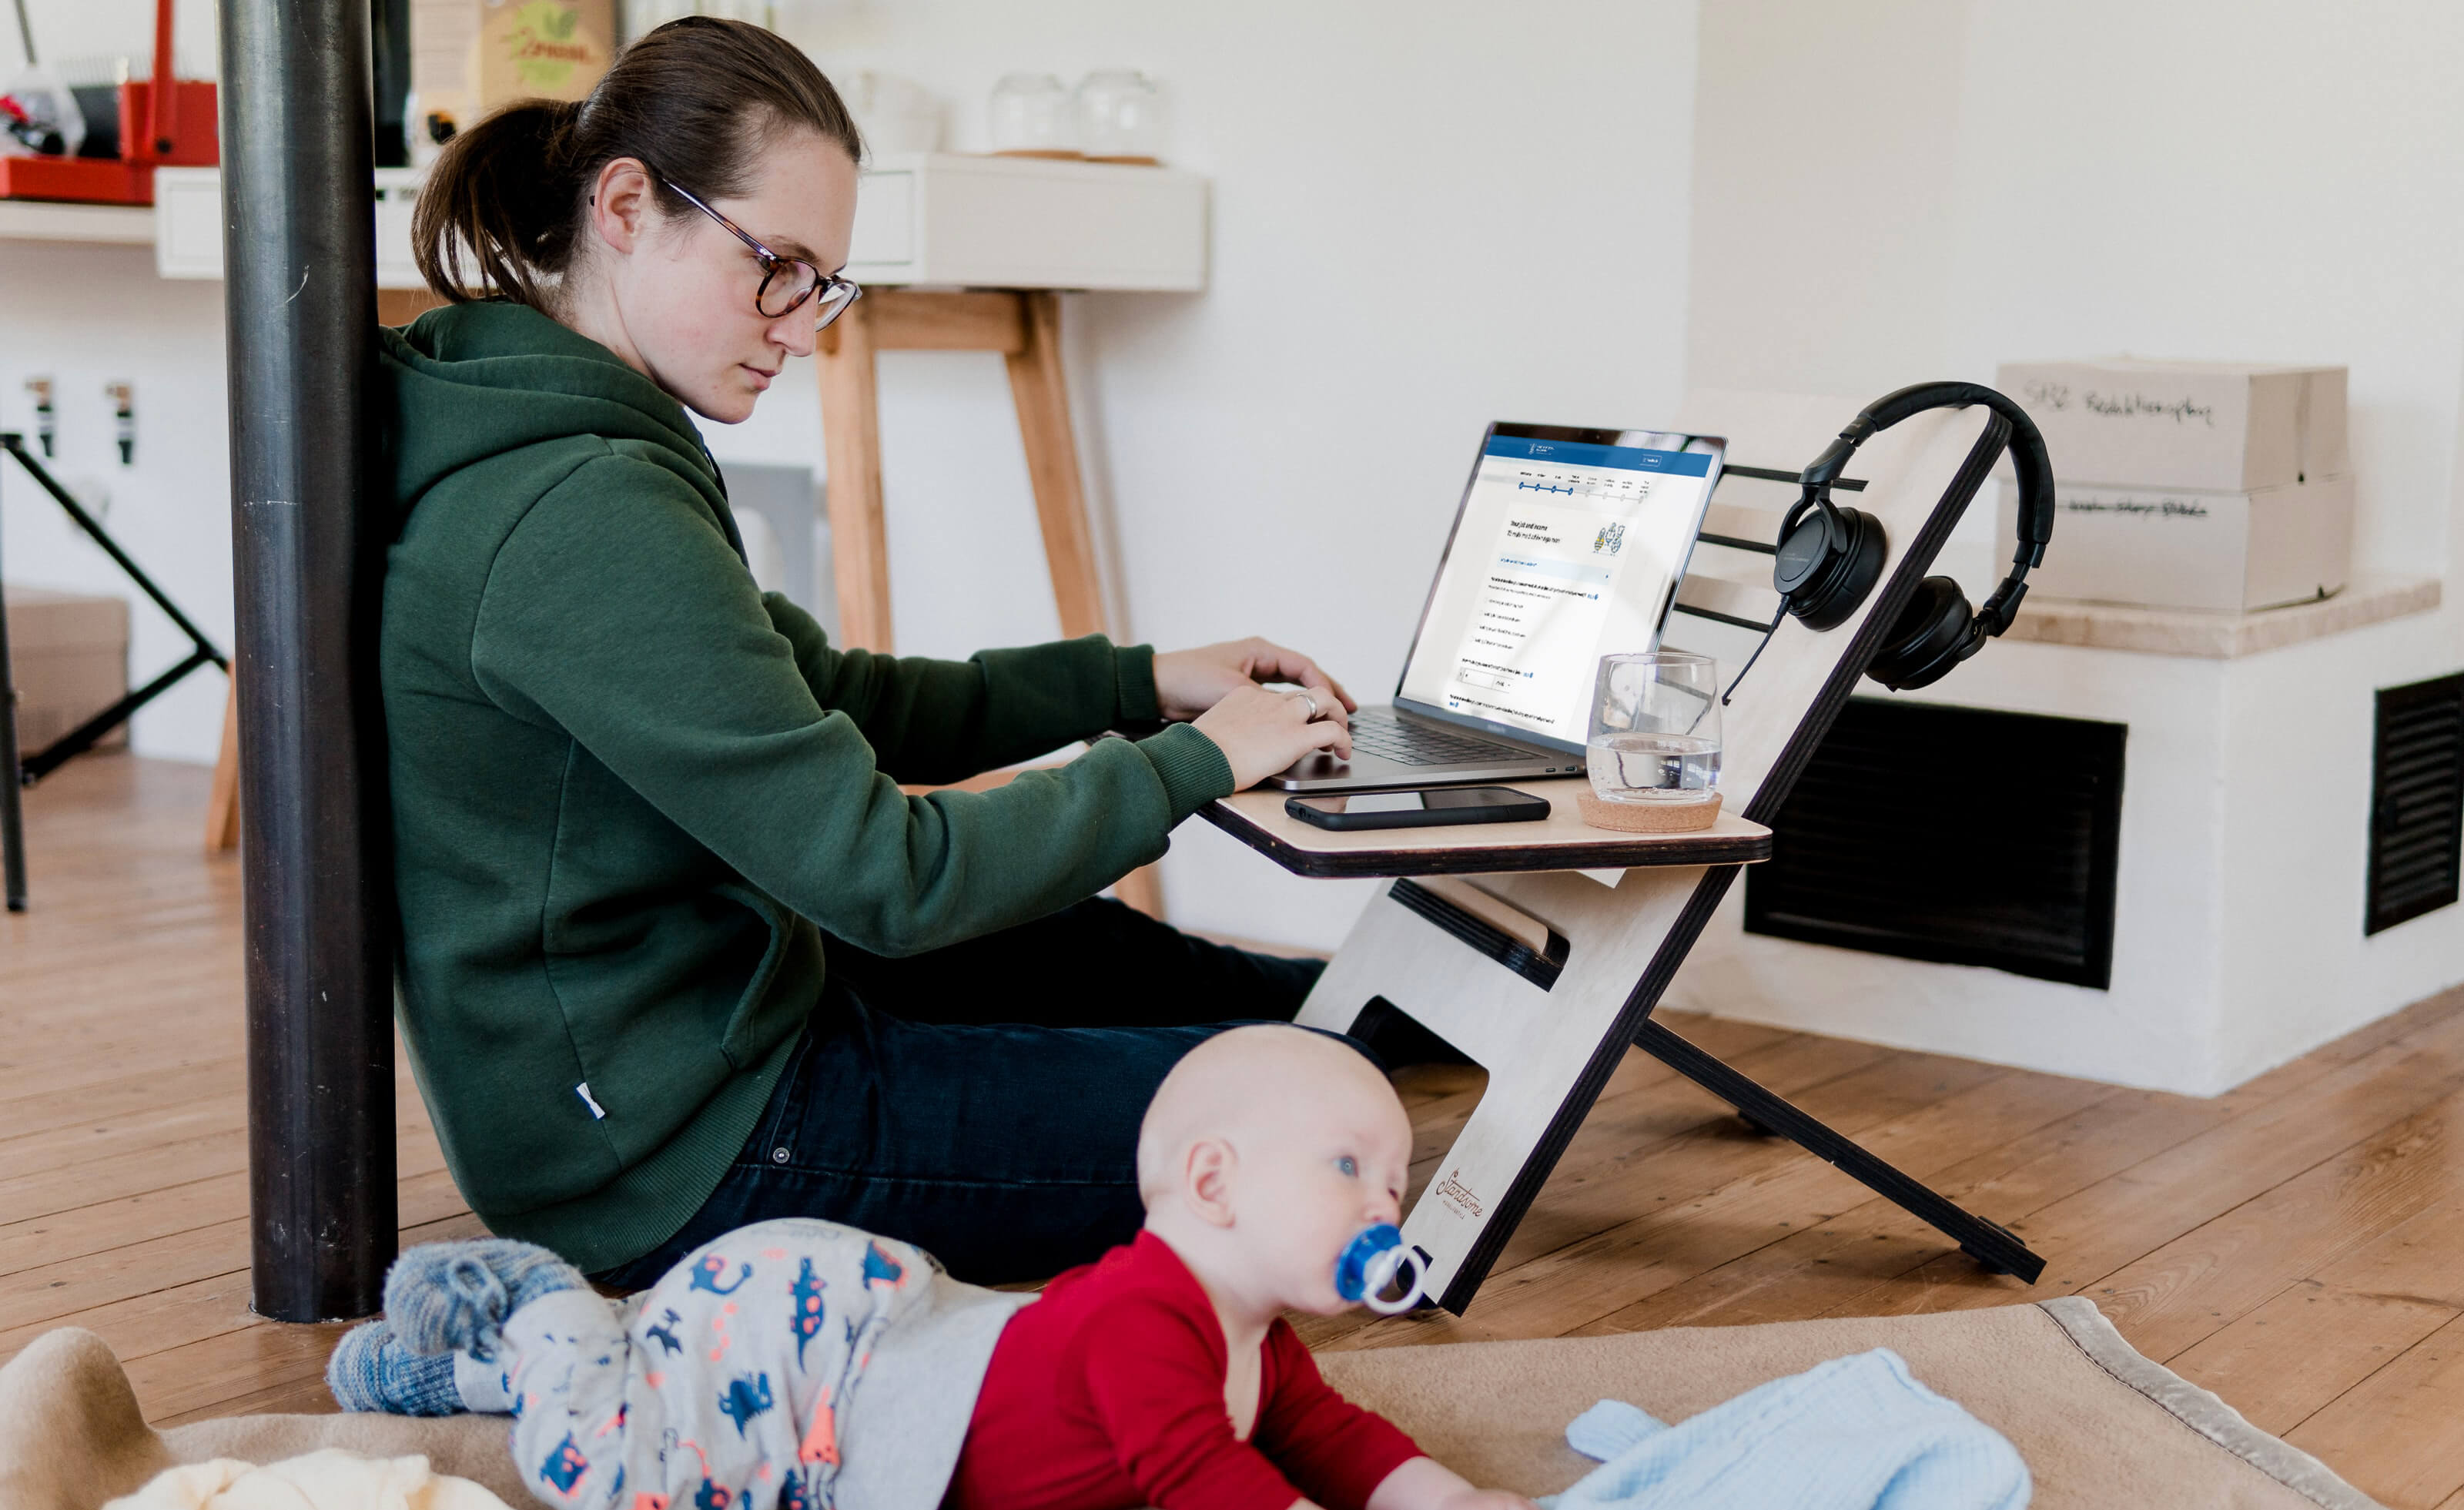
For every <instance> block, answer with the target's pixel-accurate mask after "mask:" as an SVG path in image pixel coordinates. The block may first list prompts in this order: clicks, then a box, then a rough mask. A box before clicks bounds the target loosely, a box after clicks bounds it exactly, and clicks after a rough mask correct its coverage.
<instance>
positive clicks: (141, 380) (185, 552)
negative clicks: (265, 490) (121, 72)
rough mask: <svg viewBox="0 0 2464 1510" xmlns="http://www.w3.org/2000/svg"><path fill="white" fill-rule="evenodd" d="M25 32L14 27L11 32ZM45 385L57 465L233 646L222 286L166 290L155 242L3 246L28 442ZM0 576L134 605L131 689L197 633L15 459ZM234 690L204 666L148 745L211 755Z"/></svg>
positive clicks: (12, 414)
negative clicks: (168, 615)
mask: <svg viewBox="0 0 2464 1510" xmlns="http://www.w3.org/2000/svg"><path fill="white" fill-rule="evenodd" d="M14 30H15V28H14V25H13V23H12V24H11V25H10V26H9V27H7V28H0V31H5V32H7V33H13V32H14ZM37 45H40V43H39V38H38V39H37ZM37 375H48V376H50V377H51V378H52V379H53V380H54V383H55V390H56V391H55V400H54V403H55V406H56V408H57V412H58V424H59V454H58V455H57V457H55V459H54V460H52V461H51V462H49V463H47V464H46V465H47V466H48V467H50V469H51V470H52V471H53V472H54V473H55V475H56V476H58V477H59V478H60V480H61V481H62V482H63V483H65V484H66V485H67V486H68V488H69V490H70V492H73V493H75V494H76V495H77V497H78V498H79V500H80V501H82V502H84V503H85V504H86V505H87V507H88V508H89V509H94V510H97V512H100V513H101V514H102V522H103V524H104V526H105V527H106V528H108V529H109V530H110V531H111V533H112V534H113V536H116V537H117V538H118V539H119V540H120V542H121V545H122V547H123V548H125V549H126V550H127V551H128V553H129V554H130V555H131V556H132V557H134V558H136V560H137V562H138V564H139V565H141V566H143V567H144V568H145V570H146V572H147V573H148V574H149V575H150V576H152V577H153V578H154V579H155V580H156V581H158V582H160V583H161V584H162V586H163V589H164V590H165V592H167V593H169V594H170V596H171V599H172V601H173V602H177V603H178V604H179V605H180V607H181V609H182V610H183V611H184V612H186V613H187V615H188V616H189V617H190V618H191V619H193V620H195V621H196V623H197V624H198V625H199V626H200V627H201V628H203V629H204V630H205V631H206V633H207V634H209V635H210V636H212V637H213V639H214V641H215V642H216V643H217V644H218V645H220V646H222V647H223V648H224V649H225V650H229V649H230V648H231V512H230V486H229V484H230V463H229V460H228V458H229V454H230V452H229V449H228V448H229V438H228V433H227V430H226V419H225V414H226V411H225V409H224V405H223V289H222V285H221V284H219V283H166V282H164V281H163V280H162V279H160V278H157V277H156V276H155V275H154V253H153V252H152V250H151V249H150V248H146V247H89V246H61V245H55V244H47V243H41V242H11V241H0V429H11V430H21V431H23V432H25V433H26V435H27V437H28V444H29V446H30V448H31V447H32V445H33V432H34V409H33V398H32V397H31V396H29V395H28V393H27V392H26V387H25V382H26V379H28V378H29V377H33V376H37ZM119 379H128V380H131V381H133V382H134V383H135V385H136V405H135V406H136V414H137V449H136V462H135V465H133V466H127V467H123V466H121V462H120V451H119V448H118V447H117V446H116V445H115V444H114V442H113V438H112V404H111V401H110V400H109V399H108V398H106V397H104V395H103V391H102V389H103V384H104V383H109V382H113V381H115V380H119ZM37 454H39V451H38V452H37ZM106 503H107V506H105V507H99V506H104V505H106ZM0 571H5V572H6V574H7V576H8V580H10V581H12V582H25V583H33V584H38V585H42V586H47V587H70V588H77V589H82V590H86V591H92V592H102V593H113V594H117V595H119V596H121V597H125V598H128V599H130V600H131V601H132V602H134V603H135V607H134V608H133V609H132V610H131V612H130V614H129V619H130V627H131V634H130V640H131V645H130V652H129V663H130V665H129V671H130V677H131V685H132V686H139V685H143V683H144V682H146V681H148V680H150V679H152V677H153V676H154V675H155V674H156V673H157V672H159V671H161V670H163V669H164V668H165V667H169V666H171V665H172V664H174V663H175V662H177V661H179V660H180V659H182V658H183V657H185V656H186V655H187V652H188V641H187V636H186V635H183V634H182V633H180V631H179V630H178V629H177V628H175V627H174V626H173V625H172V624H171V622H170V621H169V620H168V619H165V618H164V617H163V616H162V614H160V613H159V612H157V611H156V610H155V609H154V607H153V606H152V605H151V604H149V603H146V602H144V601H143V599H142V598H139V597H138V595H137V592H136V590H135V589H134V588H133V587H131V586H130V585H129V583H128V580H127V579H126V578H124V577H122V576H121V574H120V570H119V568H118V567H116V566H114V565H113V564H112V562H111V558H109V557H107V556H105V555H103V554H102V552H101V550H100V549H99V548H98V547H96V546H95V545H94V544H92V543H91V542H89V541H88V540H87V539H86V537H85V536H83V535H81V534H79V533H78V532H77V527H76V526H75V525H73V524H71V523H70V522H69V519H68V516H67V515H66V514H64V513H62V512H61V511H60V510H59V508H58V507H57V506H55V504H54V503H53V502H52V500H51V499H49V498H47V497H45V496H44V495H43V494H42V493H40V492H38V491H36V489H35V486H34V484H33V480H32V479H31V478H29V477H27V476H26V475H25V474H24V473H23V472H22V471H19V470H18V468H17V466H16V464H14V463H13V462H11V463H0ZM224 691H225V684H224V681H223V678H222V676H221V674H220V673H219V672H216V671H215V670H213V669H212V668H210V667H208V668H207V669H205V670H201V671H196V672H192V673H191V674H190V675H189V676H187V678H186V679H185V680H183V681H182V682H181V683H180V685H179V686H178V687H176V688H174V689H172V690H171V691H169V692H167V693H165V695H164V696H162V697H161V698H159V699H157V700H156V701H155V702H154V703H152V704H151V705H149V706H148V707H147V708H146V709H145V711H143V712H142V713H140V714H139V715H138V717H137V721H136V724H135V726H134V729H133V731H132V737H133V738H134V739H135V742H136V748H137V749H138V750H139V751H140V752H141V753H143V754H145V755H165V756H169V757H171V758H174V759H183V760H211V759H212V758H213V757H214V753H215V750H216V747H217V742H218V741H219V739H220V738H221V734H222V716H223V697H224Z"/></svg>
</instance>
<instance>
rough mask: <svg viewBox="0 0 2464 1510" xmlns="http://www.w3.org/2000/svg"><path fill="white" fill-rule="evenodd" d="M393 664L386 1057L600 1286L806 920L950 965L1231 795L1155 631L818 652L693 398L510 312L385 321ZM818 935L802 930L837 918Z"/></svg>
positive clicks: (456, 1140) (781, 980)
mask: <svg viewBox="0 0 2464 1510" xmlns="http://www.w3.org/2000/svg"><path fill="white" fill-rule="evenodd" d="M383 366H384V376H385V398H387V399H388V400H389V401H390V403H391V405H392V409H391V413H390V416H389V419H388V423H387V434H388V440H389V442H390V445H391V451H390V455H389V457H388V461H389V464H390V467H391V470H392V476H393V491H394V498H395V505H396V508H397V509H398V510H399V518H400V520H401V532H400V535H399V536H398V538H397V539H396V541H395V543H394V545H393V547H392V550H391V553H390V557H389V560H388V564H387V569H386V575H385V618H384V638H383V652H382V654H383V675H384V686H385V721H386V729H387V740H386V743H387V749H388V752H389V755H390V759H391V771H390V781H391V787H392V794H393V814H394V840H395V846H396V847H395V877H396V882H397V887H398V890H399V893H400V898H401V907H402V927H403V981H402V984H403V999H402V1023H403V1031H404V1036H405V1037H406V1039H407V1040H408V1042H409V1044H410V1053H411V1061H412V1064H413V1067H414V1069H415V1070H416V1071H417V1073H418V1076H419V1083H420V1088H421V1091H422V1092H423V1094H424V1095H425V1096H426V1098H427V1101H428V1105H429V1111H430V1113H431V1114H432V1115H433V1117H434V1119H435V1123H436V1130H437V1135H438V1137H439V1139H440V1140H441V1141H442V1143H443V1145H444V1149H445V1158H446V1163H447V1164H448V1166H449V1167H450V1168H451V1170H452V1172H453V1178H454V1182H455V1183H456V1184H457V1185H458V1186H460V1187H461V1190H462V1193H463V1194H464V1195H465V1196H466V1197H467V1198H468V1199H469V1200H470V1202H471V1205H472V1208H473V1210H474V1211H476V1212H477V1213H478V1214H479V1215H480V1216H481V1217H482V1218H483V1219H484V1220H485V1221H486V1222H487V1223H488V1225H489V1226H490V1228H492V1229H493V1230H495V1232H498V1233H501V1234H505V1235H507V1236H517V1237H523V1238H528V1239H530V1240H532V1241H535V1242H539V1243H543V1244H545V1245H547V1246H549V1247H551V1248H554V1249H556V1250H558V1251H559V1252H561V1253H562V1254H564V1255H565V1256H566V1257H567V1258H571V1259H572V1260H574V1261H575V1262H576V1263H579V1264H581V1265H582V1266H583V1267H584V1268H587V1269H598V1268H605V1267H608V1266H611V1265H614V1264H617V1263H621V1262H624V1261H627V1260H628V1259H630V1258H636V1257H638V1256H639V1255H641V1254H643V1253H646V1252H648V1251H649V1249H651V1248H653V1247H655V1246H657V1245H658V1244H659V1243H660V1242H662V1241H664V1240H666V1239H667V1238H668V1237H669V1236H671V1235H672V1234H673V1233H674V1232H675V1231H676V1230H677V1229H678V1228H680V1227H681V1226H683V1225H684V1223H685V1221H686V1219H687V1218H689V1217H690V1216H692V1215H693V1213H694V1212H695V1211H697V1210H698V1209H699V1208H700V1207H701V1205H702V1203H703V1202H704V1201H705V1200H706V1199H707V1198H708V1197H709V1195H710V1193H711V1192H712V1191H713V1190H714V1189H715V1188H716V1186H717V1184H718V1182H719V1180H720V1178H721V1177H722V1176H723V1175H724V1174H725V1172H726V1171H727V1168H728V1165H729V1164H730V1162H731V1161H732V1160H733V1159H734V1158H735V1156H736V1154H737V1151H738V1149H740V1148H741V1147H742V1145H743V1143H744V1140H745V1139H746V1138H747V1137H748V1136H750V1135H751V1133H752V1131H753V1127H754V1124H755V1123H756V1121H757V1120H758V1119H759V1115H760V1112H761V1109H762V1106H763V1105H764V1103H765V1101H766V1100H767V1098H768V1096H769V1094H770V1090H771V1087H772V1085H773V1083H775V1082H776V1081H777V1079H778V1076H779V1072H780V1069H781V1065H782V1063H783V1062H784V1061H785V1059H786V1054H787V1050H788V1048H789V1046H790V1045H791V1044H792V1043H793V1042H794V1039H795V1037H796V1033H797V1031H798V1029H800V1028H801V1027H802V1026H803V1022H804V1019H805V1018H806V1017H807V1015H809V1014H810V1013H811V1011H812V1010H813V1007H814V1004H815V1002H816V1001H818V1000H819V999H820V995H821V987H822V979H823V970H824V964H823V949H822V932H823V930H826V931H827V932H828V933H830V934H832V935H835V936H836V937H839V938H842V939H846V940H847V941H848V942H850V943H853V944H857V945H860V946H862V947H863V948H865V949H869V950H872V951H875V952H880V953H885V954H907V953H913V952H918V951H922V950H929V949H934V948H936V947H939V946H941V945H945V944H951V943H955V942H957V941H958V940H960V939H964V938H969V937H972V936H974V935H976V934H979V933H984V932H989V931H991V930H995V929H1001V928H1005V927H1008V926H1010V925H1012V924H1016V923H1023V922H1025V921H1027V920H1028V919H1031V918H1034V917H1038V916H1041V915H1043V914H1045V913H1047V912H1051V911H1053V910H1055V909H1056V908H1062V907H1065V906H1067V905H1068V904H1069V903H1071V902H1074V901H1077V900H1079V899H1080V898H1082V897H1086V896H1089V895H1091V894H1093V893H1094V892H1095V891H1097V890H1099V889H1101V888H1102V887H1104V886H1108V885H1110V884H1111V882H1113V881H1115V880H1117V879H1118V878H1119V877H1121V876H1122V875H1124V874H1126V873H1127V872H1129V871H1130V870H1132V869H1133V868H1134V867H1136V866H1138V865H1140V864H1146V863H1147V862H1149V861H1152V860H1154V859H1155V857H1156V856H1157V855H1160V854H1161V853H1162V852H1163V850H1164V847H1165V835H1166V834H1167V832H1168V831H1169V830H1170V829H1171V828H1172V827H1173V825H1174V824H1176V823H1177V822H1179V821H1180V820H1182V819H1183V818H1185V817H1187V816H1188V815H1189V814H1190V813H1191V812H1193V811H1194V810H1196V809H1197V808H1198V807H1199V805H1200V804H1201V803H1204V802H1206V801H1209V800H1211V799H1215V798H1217V797H1221V796H1223V795H1225V794H1226V793H1228V792H1230V791H1231V789H1232V774H1231V769H1230V767H1229V766H1227V765H1226V764H1225V763H1224V759H1223V755H1222V753H1221V751H1220V750H1218V749H1217V748H1216V746H1215V744H1214V742H1213V741H1211V740H1209V739H1208V738H1206V736H1205V735H1203V734H1201V733H1198V732H1197V731H1196V730H1195V729H1191V728H1189V727H1187V726H1185V725H1184V726H1177V727H1175V728H1171V729H1167V730H1165V731H1164V732H1163V733H1159V734H1156V735H1155V736H1154V737H1153V738H1150V739H1146V740H1143V741H1139V742H1136V743H1132V742H1129V741H1127V740H1104V741H1102V742H1100V743H1097V744H1096V745H1094V746H1093V747H1092V748H1091V749H1089V751H1088V753H1087V754H1085V755H1081V756H1080V757H1079V758H1077V759H1076V760H1073V761H1071V762H1070V763H1069V764H1068V765H1067V766H1065V767H1062V768H1061V769H1059V770H1055V771H1050V772H1038V773H1032V774H1029V775H1026V776H1022V777H1019V778H1017V779H1016V780H1014V781H1011V782H1010V783H1009V784H1007V785H1006V786H1003V787H1001V788H999V789H998V790H995V791H991V792H985V793H980V794H975V793H964V792H938V793H935V794H934V795H932V796H930V797H925V798H909V797H906V796H904V795H902V794H901V793H900V792H899V790H898V784H897V783H898V782H900V781H923V782H932V781H949V780H956V779H957V778H960V777H966V776H969V775H972V774H974V773H976V772H979V771H983V770H988V769H991V768H994V767H997V766H1001V765H1006V764H1010V763H1012V762H1015V761H1018V760H1023V759H1026V758H1028V757H1031V756H1033V755H1041V754H1043V753H1045V752H1046V751H1049V750H1053V749H1056V748H1058V747H1059V746H1061V745H1064V744H1067V743H1068V742H1069V741H1071V740H1074V739H1084V738H1089V737H1092V736H1094V735H1096V734H1098V733H1101V732H1103V731H1104V730H1106V729H1108V728H1111V727H1114V726H1116V725H1119V724H1123V723H1137V722H1152V721H1153V720H1154V719H1155V717H1156V702H1155V673H1154V661H1153V655H1152V653H1151V652H1150V651H1149V650H1147V649H1145V648H1144V647H1132V648H1115V647H1114V646H1111V645H1110V644H1109V643H1107V642H1106V641H1104V640H1103V639H1101V638H1098V637H1092V636H1090V637H1089V638H1087V639H1083V640H1073V641H1069V642H1067V643H1064V644H1059V645H1047V646H1034V647H1031V648H1027V649H1019V650H989V651H986V652H984V653H983V654H980V655H978V656H976V657H975V658H974V659H972V660H970V661H966V662H963V663H960V662H954V661H928V660H917V659H898V658H893V657H890V656H883V655H872V654H868V653H867V652H865V651H862V650H834V649H832V648H831V647H830V646H829V645H828V644H827V643H826V642H825V639H824V637H823V635H822V632H821V630H820V628H819V627H818V626H816V625H815V624H814V623H813V621H812V619H811V618H810V617H809V616H807V615H806V614H804V613H803V611H801V610H799V609H798V608H797V607H795V605H793V604H792V603H789V602H786V601H785V600H784V599H781V597H779V596H778V595H777V594H775V593H770V594H765V593H763V592H761V591H760V590H759V588H758V587H756V586H755V585H754V581H753V579H752V576H751V575H750V574H749V573H748V572H747V571H746V569H745V565H744V560H743V556H742V545H741V542H740V541H739V539H738V537H737V532H736V522H735V519H734V517H733V516H732V515H731V514H729V512H728V507H727V500H726V496H725V493H724V492H723V491H722V488H721V485H720V481H719V476H718V471H717V469H716V467H715V465H714V464H713V462H712V461H711V458H710V453H709V452H708V451H707V450H705V449H703V447H702V444H701V438H700V435H699V433H698V432H697V431H696V430H695V429H694V428H693V422H692V421H691V420H689V419H687V418H686V416H685V411H684V409H683V408H682V407H681V406H680V405H677V404H676V402H675V401H674V400H673V399H671V398H669V397H668V396H667V395H666V394H665V393H663V392H662V391H660V389H659V388H658V386H657V385H656V384H654V383H651V382H650V381H649V379H648V378H646V377H644V376H642V375H641V374H640V373H637V372H635V371H634V370H633V369H631V368H630V367H627V366H626V365H625V364H624V363H623V362H622V361H618V360H617V358H616V357H615V355H614V354H613V353H611V352H609V351H608V350H607V349H606V348H605V347H603V346H601V345H599V344H598V343H596V342H594V341H592V340H589V339H585V338H584V337H582V336H580V335H578V334H576V333H574V332H573V331H571V330H568V329H566V328H565V327H563V326H561V325H559V324H558V323H556V322H555V321H554V320H552V319H550V318H548V317H545V316H543V315H540V314H539V313H537V312H536V311H533V310H530V309H527V308H524V307H522V306H519V305H514V304H463V305H455V306H451V307H448V308H445V309H441V310H436V311H434V312H431V313H429V314H428V315H425V316H422V317H420V318H419V320H418V321H417V322H416V323H414V324H412V325H410V326H409V327H407V329H405V330H403V331H400V332H394V331H387V332H385V338H384V346H383ZM816 925H818V928H817V927H816Z"/></svg>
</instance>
